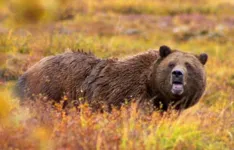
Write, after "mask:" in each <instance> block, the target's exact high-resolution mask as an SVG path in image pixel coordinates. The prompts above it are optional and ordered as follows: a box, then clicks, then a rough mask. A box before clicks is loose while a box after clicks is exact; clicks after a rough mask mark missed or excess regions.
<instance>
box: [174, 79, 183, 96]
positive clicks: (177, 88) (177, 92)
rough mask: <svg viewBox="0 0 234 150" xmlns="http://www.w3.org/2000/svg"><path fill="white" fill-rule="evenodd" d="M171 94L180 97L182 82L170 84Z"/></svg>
mask: <svg viewBox="0 0 234 150" xmlns="http://www.w3.org/2000/svg"><path fill="white" fill-rule="evenodd" d="M171 92H172V94H174V95H176V96H179V95H182V94H183V92H184V85H183V83H182V82H179V81H174V82H173V83H172V88H171Z"/></svg>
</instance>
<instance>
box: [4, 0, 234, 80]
mask: <svg viewBox="0 0 234 150" xmlns="http://www.w3.org/2000/svg"><path fill="white" fill-rule="evenodd" d="M233 31H234V2H232V1H230V0H216V1H212V0H191V1H187V0H173V1H172V0H165V1H160V0H127V1H126V0H113V1H109V0H95V1H94V0H33V1H32V0H20V1H19V0H1V1H0V67H1V69H0V83H3V82H5V81H6V80H11V79H16V78H17V77H18V76H19V75H20V74H22V72H23V71H25V70H26V69H27V68H28V66H30V65H32V64H33V63H35V61H38V60H39V59H41V58H42V57H44V56H47V55H51V54H56V53H61V52H64V51H65V49H66V48H71V49H84V50H85V51H92V52H94V53H95V54H96V55H98V56H100V57H103V58H106V57H122V56H125V55H127V54H128V55H130V54H135V53H137V52H140V51H146V50H147V49H151V48H156V49H157V48H158V47H159V46H160V45H163V44H166V45H169V46H171V47H172V48H177V49H180V50H184V51H190V52H202V51H205V52H207V53H208V54H210V55H211V56H212V55H213V56H216V55H218V56H219V58H220V59H225V58H226V57H227V55H226V52H230V51H232V43H233V36H234V34H233V33H234V32H233Z"/></svg>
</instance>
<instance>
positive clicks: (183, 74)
mask: <svg viewBox="0 0 234 150" xmlns="http://www.w3.org/2000/svg"><path fill="white" fill-rule="evenodd" d="M159 56H160V58H159V59H158V60H157V61H156V62H155V64H154V67H153V74H152V76H151V79H153V80H151V82H153V83H152V84H153V85H154V87H155V88H156V90H157V93H160V98H161V99H162V101H163V103H166V105H168V104H172V105H174V107H175V108H176V109H184V108H188V107H190V106H192V105H194V104H196V103H197V102H198V100H199V98H200V97H201V96H202V94H203V92H204V90H205V86H206V75H205V70H204V65H205V64H206V62H207V59H208V55H207V54H205V53H202V54H200V55H195V54H191V53H186V52H181V51H178V50H171V49H170V48H169V47H168V46H161V47H160V49H159Z"/></svg>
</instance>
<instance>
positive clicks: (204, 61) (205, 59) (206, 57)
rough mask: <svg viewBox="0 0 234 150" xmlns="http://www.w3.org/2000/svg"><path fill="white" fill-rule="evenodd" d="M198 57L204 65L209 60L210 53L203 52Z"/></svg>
mask: <svg viewBox="0 0 234 150" xmlns="http://www.w3.org/2000/svg"><path fill="white" fill-rule="evenodd" d="M198 59H199V60H200V62H201V63H202V64H203V65H205V64H206V62H207V60H208V55H207V54H206V53H202V54H200V55H199V56H198Z"/></svg>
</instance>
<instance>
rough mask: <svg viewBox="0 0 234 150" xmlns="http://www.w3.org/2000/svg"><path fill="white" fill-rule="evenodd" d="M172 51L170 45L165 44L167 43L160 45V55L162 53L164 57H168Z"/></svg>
mask: <svg viewBox="0 0 234 150" xmlns="http://www.w3.org/2000/svg"><path fill="white" fill-rule="evenodd" d="M170 53H171V49H170V47H168V46H165V45H163V46H160V48H159V55H160V56H161V57H162V58H164V57H166V56H167V55H169V54H170Z"/></svg>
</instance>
